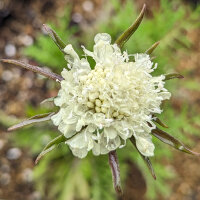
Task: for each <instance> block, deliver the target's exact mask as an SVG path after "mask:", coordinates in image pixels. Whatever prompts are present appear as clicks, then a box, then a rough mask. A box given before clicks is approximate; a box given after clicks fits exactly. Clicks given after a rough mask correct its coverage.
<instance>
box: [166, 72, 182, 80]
mask: <svg viewBox="0 0 200 200" xmlns="http://www.w3.org/2000/svg"><path fill="white" fill-rule="evenodd" d="M174 78H184V76H182V75H181V74H178V73H172V74H166V75H165V79H164V80H165V81H167V80H170V79H174Z"/></svg>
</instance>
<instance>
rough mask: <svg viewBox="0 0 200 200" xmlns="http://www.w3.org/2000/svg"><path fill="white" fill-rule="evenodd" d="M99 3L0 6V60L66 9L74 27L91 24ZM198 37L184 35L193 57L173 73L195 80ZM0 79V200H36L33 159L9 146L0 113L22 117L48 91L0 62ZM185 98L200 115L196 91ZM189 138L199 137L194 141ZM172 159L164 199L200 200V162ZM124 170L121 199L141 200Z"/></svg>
mask: <svg viewBox="0 0 200 200" xmlns="http://www.w3.org/2000/svg"><path fill="white" fill-rule="evenodd" d="M11 1H12V2H11ZM102 1H103V0H102ZM102 1H99V0H95V1H87V2H90V3H89V4H88V5H89V8H88V6H86V4H85V2H86V1H85V0H74V1H70V0H60V1H54V0H43V1H40V0H29V1H28V0H21V1H18V0H4V1H0V28H1V31H0V58H5V57H6V58H7V57H9V56H11V57H12V58H21V55H20V50H21V48H22V47H24V46H27V45H30V44H32V43H33V41H34V38H35V34H36V33H37V31H41V25H42V24H43V23H44V22H46V21H49V20H51V21H55V13H56V12H55V11H58V10H59V9H62V8H63V7H64V6H65V7H66V6H68V5H69V4H70V5H72V7H73V13H72V23H79V22H80V21H79V20H80V19H81V17H82V18H84V20H86V21H87V22H88V23H91V22H92V21H93V20H94V19H95V17H96V16H97V14H98V10H99V9H100V8H101V7H102ZM91 2H92V3H91ZM141 3H142V2H141V1H140V4H141ZM148 4H150V3H148ZM91 11H92V12H91ZM77 13H79V14H80V15H77ZM80 16H81V17H80ZM199 35H200V30H194V31H191V32H190V33H188V37H190V38H191V39H192V41H193V45H192V49H191V52H192V54H190V55H188V56H187V55H180V56H182V59H181V62H180V63H179V65H178V66H177V70H178V71H180V70H181V69H185V68H187V69H188V67H190V68H189V70H190V76H191V77H192V78H194V79H199V77H200V63H199V58H200V40H199ZM0 77H1V78H0V110H2V111H0V118H1V119H0V199H7V200H21V199H26V200H40V199H41V195H40V193H39V192H38V191H36V190H35V188H34V184H33V178H32V169H33V167H34V164H33V158H32V157H31V155H30V154H29V153H28V152H27V151H26V150H24V149H19V148H16V147H14V146H13V145H12V143H11V142H10V135H9V134H8V133H7V132H6V129H5V127H6V126H8V125H9V122H6V120H4V117H5V118H6V116H5V114H6V115H9V116H12V115H13V116H16V117H24V110H25V102H29V103H31V104H32V105H38V104H39V102H41V101H42V100H43V99H45V98H48V97H50V96H52V91H48V89H47V86H46V84H47V82H46V81H45V80H43V79H37V78H36V75H35V74H33V73H31V72H27V71H25V70H22V69H19V68H15V67H11V66H9V65H2V63H0ZM182 90H186V89H182ZM185 93H186V94H187V95H186V96H185V97H184V98H186V99H185V100H187V101H188V103H189V105H191V106H192V105H193V104H196V105H197V109H199V111H200V92H194V91H193V92H191V91H189V90H187V91H185ZM177 101H178V100H177ZM179 103H180V102H176V101H175V102H174V107H175V108H176V109H178V107H177V105H179ZM193 139H194V140H195V139H199V138H195V137H194V138H193ZM194 148H195V149H194V150H196V151H198V152H200V144H196V146H195V147H194ZM174 154H175V159H174V160H173V163H171V165H172V166H173V169H174V170H175V171H176V172H177V176H176V179H175V180H173V181H171V182H170V184H171V186H172V188H173V193H172V195H171V197H170V198H169V200H199V199H200V184H199V183H200V170H199V163H200V162H199V158H195V157H192V156H188V155H187V154H186V155H183V154H181V156H180V154H179V152H174ZM129 165H130V168H131V169H132V170H131V171H130V172H129V173H130V176H129V177H130V179H128V180H127V183H126V191H127V194H128V195H127V196H126V199H130V200H131V199H141V200H142V196H141V194H144V192H145V190H146V184H145V182H144V178H143V177H142V175H141V173H140V171H139V170H138V169H137V167H136V166H135V165H134V164H133V163H129ZM180 166H181V170H180ZM136 171H137V172H138V173H137V176H134V178H135V181H134V182H133V181H130V180H132V178H131V177H132V176H133V173H136ZM161 199H164V198H161Z"/></svg>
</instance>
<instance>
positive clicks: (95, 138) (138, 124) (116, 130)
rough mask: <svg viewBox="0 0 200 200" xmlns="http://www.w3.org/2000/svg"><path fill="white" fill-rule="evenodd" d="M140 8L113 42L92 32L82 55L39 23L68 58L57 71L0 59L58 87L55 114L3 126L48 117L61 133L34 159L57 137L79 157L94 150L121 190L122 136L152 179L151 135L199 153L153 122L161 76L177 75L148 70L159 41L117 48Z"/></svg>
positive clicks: (162, 95) (162, 96) (162, 92)
mask: <svg viewBox="0 0 200 200" xmlns="http://www.w3.org/2000/svg"><path fill="white" fill-rule="evenodd" d="M144 12H145V5H144V6H143V9H142V11H141V13H140V15H139V16H138V18H137V19H136V21H135V22H134V23H133V24H132V25H131V26H130V27H129V28H128V29H127V30H126V31H125V32H124V33H123V34H122V35H121V36H120V37H119V38H118V39H117V40H116V42H115V43H114V44H111V37H110V35H109V34H107V33H99V34H97V35H96V36H95V38H94V42H95V44H94V47H93V51H92V52H91V51H89V50H87V49H86V48H85V47H84V46H82V48H83V51H84V54H85V55H84V56H83V58H80V57H79V56H78V54H77V53H76V52H75V50H74V49H73V47H72V45H70V44H69V45H66V44H65V43H64V42H63V41H62V40H61V39H60V38H59V36H58V35H57V34H56V33H55V32H54V31H53V30H52V29H51V28H49V27H48V26H46V25H44V27H45V29H46V31H47V32H48V34H49V36H50V37H51V38H52V39H53V41H54V42H55V43H56V45H57V46H58V47H59V48H60V50H61V51H62V52H63V53H64V55H65V58H66V60H67V61H68V69H63V71H62V73H61V76H60V75H58V74H55V73H52V72H50V71H47V70H44V69H42V68H40V67H37V66H32V65H29V64H26V63H23V62H21V61H16V60H8V59H3V60H2V61H3V62H7V63H12V64H15V65H18V66H20V67H24V68H26V69H29V70H31V71H34V72H37V73H39V74H42V75H44V76H46V77H48V78H51V79H53V80H55V81H58V82H59V83H60V86H61V88H60V90H59V92H58V95H57V97H55V98H54V100H53V101H54V104H55V105H56V106H57V107H59V110H58V112H57V113H54V112H52V113H46V114H42V115H36V116H34V117H32V118H30V119H28V120H25V121H23V122H21V123H20V124H17V125H14V126H12V127H10V128H9V129H8V130H10V131H11V130H15V129H18V128H20V127H23V126H25V125H28V124H32V123H36V122H42V121H47V120H52V122H53V123H54V125H56V126H58V130H59V131H60V132H61V133H62V134H61V135H60V136H58V137H56V138H55V139H53V140H52V141H50V142H49V143H48V144H47V146H46V147H45V148H44V149H43V151H42V152H41V153H40V155H39V156H38V158H37V159H36V163H37V162H38V161H39V159H40V158H42V157H43V156H44V155H45V154H46V153H48V152H49V151H51V150H52V149H54V148H55V147H56V146H57V145H58V144H60V143H63V142H65V143H66V144H68V145H69V147H70V149H71V150H72V153H73V154H74V155H75V156H77V157H79V158H84V157H85V156H86V155H87V153H88V152H89V151H90V150H91V151H92V152H93V154H94V155H100V154H108V156H109V164H110V167H111V171H112V175H113V183H114V187H115V190H116V192H117V193H118V194H119V195H121V194H122V189H121V186H120V171H119V164H118V159H117V154H116V149H117V148H122V147H124V146H125V145H126V142H127V139H130V141H131V142H132V143H133V145H134V146H135V148H136V150H137V151H138V153H139V154H140V155H141V156H142V158H143V160H144V161H145V163H146V164H147V166H148V168H149V169H150V172H151V174H152V176H153V177H154V178H156V176H155V173H154V170H153V168H152V165H151V162H150V159H149V157H150V156H153V155H154V148H155V147H154V144H153V143H152V140H151V139H152V135H153V136H155V137H157V138H158V139H159V140H161V141H162V142H164V143H166V144H168V145H170V146H172V147H174V148H176V149H178V150H180V151H183V152H186V153H190V154H193V155H199V153H196V152H193V151H191V150H189V149H188V148H187V147H185V146H184V144H182V142H180V141H179V140H177V139H176V138H174V137H173V136H171V135H169V134H168V133H166V132H164V131H163V130H161V129H159V128H158V127H157V124H159V125H160V126H163V127H165V128H166V127H167V126H166V125H165V124H164V123H163V122H161V121H160V120H159V118H158V117H157V116H156V115H157V114H160V113H161V112H162V110H161V108H160V106H161V103H162V102H163V101H164V100H166V99H169V98H170V96H171V94H170V92H168V91H167V89H166V88H165V87H164V85H165V81H166V80H169V79H172V78H183V77H182V76H181V75H180V74H177V73H174V74H168V75H160V76H152V75H151V73H152V72H153V71H154V70H155V69H156V67H157V64H153V62H152V61H151V58H150V54H151V53H152V52H153V50H154V49H155V48H156V47H157V46H158V44H159V42H156V43H155V44H154V45H152V46H151V47H150V48H149V49H148V50H147V51H146V52H145V53H142V54H135V55H129V54H128V53H127V51H122V50H121V49H122V47H123V45H124V44H125V43H126V42H127V41H128V39H129V38H130V37H131V35H132V34H133V33H134V32H135V31H136V30H137V28H138V26H139V25H140V23H141V21H142V19H143V16H144ZM88 57H92V58H93V59H94V61H95V63H96V64H95V67H94V69H93V68H92V67H91V66H90V64H89V62H88V60H87V58H88Z"/></svg>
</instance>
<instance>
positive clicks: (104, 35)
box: [94, 33, 111, 44]
mask: <svg viewBox="0 0 200 200" xmlns="http://www.w3.org/2000/svg"><path fill="white" fill-rule="evenodd" d="M101 40H102V41H106V42H108V43H109V44H110V43H111V36H110V35H109V34H108V33H98V34H97V35H96V36H95V37H94V42H95V44H97V43H98V42H99V41H101Z"/></svg>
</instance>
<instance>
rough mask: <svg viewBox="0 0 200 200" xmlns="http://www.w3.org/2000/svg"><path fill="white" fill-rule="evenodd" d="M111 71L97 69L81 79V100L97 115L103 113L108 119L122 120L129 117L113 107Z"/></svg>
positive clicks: (101, 68)
mask: <svg viewBox="0 0 200 200" xmlns="http://www.w3.org/2000/svg"><path fill="white" fill-rule="evenodd" d="M110 75H111V70H110V69H107V68H103V67H97V69H94V70H92V71H91V72H90V73H89V74H88V75H85V76H82V77H80V83H81V85H82V91H83V92H82V95H83V97H82V98H81V99H83V98H84V99H85V102H84V104H85V105H86V106H87V107H88V109H90V110H93V111H94V112H95V113H103V114H105V116H106V118H115V119H119V120H120V119H122V118H124V117H125V116H126V117H127V116H128V115H127V114H126V113H124V112H122V111H120V109H119V108H116V107H115V105H113V95H112V91H113V86H112V84H110V81H109V80H110V79H111V78H110V77H109V76H110Z"/></svg>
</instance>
